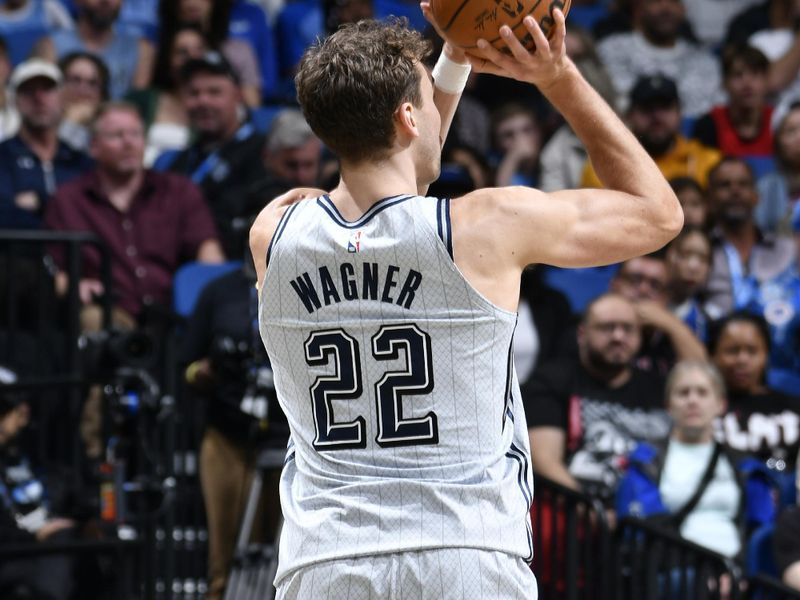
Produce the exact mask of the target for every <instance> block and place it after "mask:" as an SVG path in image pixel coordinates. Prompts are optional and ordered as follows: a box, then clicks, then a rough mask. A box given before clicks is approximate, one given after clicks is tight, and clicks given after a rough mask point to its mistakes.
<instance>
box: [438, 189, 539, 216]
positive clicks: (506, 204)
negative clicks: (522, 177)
mask: <svg viewBox="0 0 800 600" xmlns="http://www.w3.org/2000/svg"><path fill="white" fill-rule="evenodd" d="M546 196H547V194H546V193H545V192H543V191H541V190H538V189H535V188H530V187H524V186H508V187H492V188H482V189H478V190H475V191H473V192H469V193H468V194H465V195H463V196H459V197H457V198H454V199H453V200H452V201H451V211H453V212H455V213H458V215H459V216H460V217H462V218H465V219H466V220H472V219H475V220H481V221H482V222H485V220H486V219H487V218H491V217H492V216H493V215H496V216H500V217H503V216H511V217H513V216H514V214H516V213H517V211H518V209H519V207H520V206H521V205H522V206H524V207H525V208H526V209H531V208H535V206H536V204H537V200H540V199H544V198H545V197H546Z"/></svg>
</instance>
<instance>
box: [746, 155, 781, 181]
mask: <svg viewBox="0 0 800 600" xmlns="http://www.w3.org/2000/svg"><path fill="white" fill-rule="evenodd" d="M742 158H744V160H745V161H747V164H748V165H750V168H751V169H753V173H754V174H755V176H756V179H759V178H761V177H763V176H764V175H769V174H770V173H774V172H775V170H776V169H777V165H776V164H775V158H774V157H773V156H743V157H742Z"/></svg>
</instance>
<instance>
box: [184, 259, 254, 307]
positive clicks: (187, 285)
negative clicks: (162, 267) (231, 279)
mask: <svg viewBox="0 0 800 600" xmlns="http://www.w3.org/2000/svg"><path fill="white" fill-rule="evenodd" d="M241 268H242V261H239V260H232V261H229V262H226V263H221V264H217V265H210V264H206V263H200V262H190V263H187V264H185V265H183V266H182V267H181V268H180V269H178V271H177V272H176V273H175V277H174V279H173V281H172V308H173V310H174V311H175V312H176V313H177V314H179V315H180V316H182V317H189V316H190V315H191V314H192V312H193V311H194V306H195V304H196V303H197V299H198V298H199V297H200V293H201V292H202V291H203V289H204V288H205V287H206V285H208V284H209V283H210V282H212V281H213V280H214V279H216V278H217V277H221V276H223V275H225V274H226V273H230V272H231V271H233V270H235V269H241Z"/></svg>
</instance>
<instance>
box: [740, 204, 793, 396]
mask: <svg viewBox="0 0 800 600" xmlns="http://www.w3.org/2000/svg"><path fill="white" fill-rule="evenodd" d="M792 227H793V228H794V241H795V248H796V252H795V261H794V264H792V265H791V266H790V267H789V268H788V269H787V270H786V271H784V272H783V273H781V274H779V275H778V276H777V277H775V278H773V279H769V280H767V281H764V282H762V283H761V284H760V285H759V286H758V289H757V292H756V294H755V296H754V297H753V298H752V299H751V301H750V302H749V303H748V304H747V305H746V306H745V307H744V308H745V309H746V310H748V311H750V312H753V313H755V314H758V315H761V316H763V317H764V319H765V320H766V322H767V323H768V324H769V334H770V341H771V351H770V356H769V377H768V382H769V384H770V385H771V386H772V387H774V388H775V389H777V390H779V391H782V392H784V393H787V394H794V395H800V205H798V206H797V207H795V211H794V216H793V219H792Z"/></svg>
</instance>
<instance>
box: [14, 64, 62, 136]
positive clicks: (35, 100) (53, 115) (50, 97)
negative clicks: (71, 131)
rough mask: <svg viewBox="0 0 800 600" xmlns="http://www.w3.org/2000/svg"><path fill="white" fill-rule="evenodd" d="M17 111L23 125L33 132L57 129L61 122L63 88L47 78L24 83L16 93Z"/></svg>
mask: <svg viewBox="0 0 800 600" xmlns="http://www.w3.org/2000/svg"><path fill="white" fill-rule="evenodd" d="M16 98H17V100H16V102H17V110H18V111H19V115H20V119H21V120H22V123H23V125H25V126H26V127H28V128H30V129H33V130H37V131H40V130H45V129H55V128H56V127H58V123H59V121H60V120H61V109H62V104H61V103H62V99H61V88H60V87H59V86H58V85H57V84H56V83H55V82H54V81H53V80H52V79H48V78H47V77H34V78H33V79H29V80H28V81H25V82H24V83H22V85H20V86H19V88H17V93H16Z"/></svg>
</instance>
